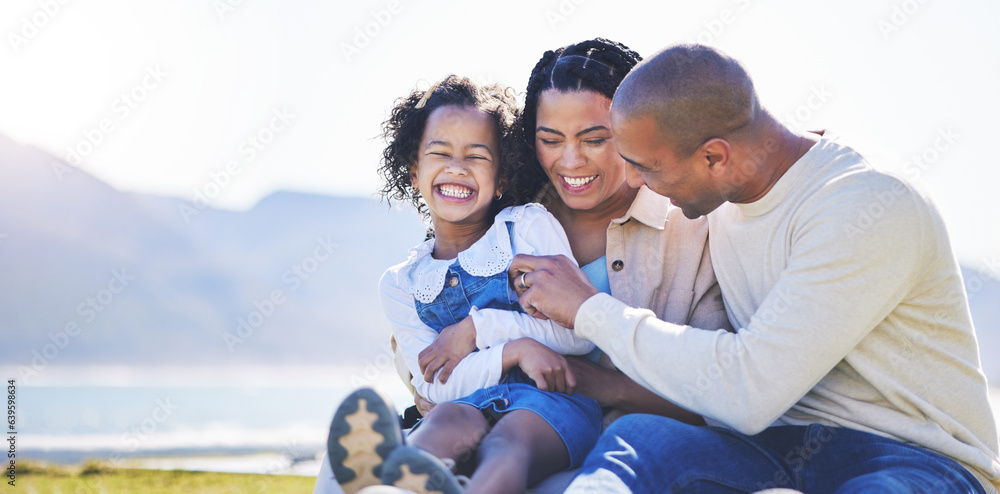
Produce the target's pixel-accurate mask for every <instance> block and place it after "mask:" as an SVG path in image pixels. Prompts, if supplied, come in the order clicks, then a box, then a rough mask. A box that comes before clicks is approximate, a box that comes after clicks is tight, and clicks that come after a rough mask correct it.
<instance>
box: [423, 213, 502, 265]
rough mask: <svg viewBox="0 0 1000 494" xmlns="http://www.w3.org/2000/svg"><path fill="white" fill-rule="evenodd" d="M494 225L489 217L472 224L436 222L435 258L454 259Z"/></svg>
mask: <svg viewBox="0 0 1000 494" xmlns="http://www.w3.org/2000/svg"><path fill="white" fill-rule="evenodd" d="M491 226H493V223H492V222H490V221H489V219H487V220H484V221H481V222H478V223H470V224H455V223H446V222H435V224H434V251H433V252H431V257H433V258H434V259H454V258H456V257H458V253H459V252H462V251H463V250H466V249H468V248H469V247H472V244H474V243H476V241H477V240H479V239H481V238H483V235H485V234H486V232H487V231H488V230H489V229H490V227H491Z"/></svg>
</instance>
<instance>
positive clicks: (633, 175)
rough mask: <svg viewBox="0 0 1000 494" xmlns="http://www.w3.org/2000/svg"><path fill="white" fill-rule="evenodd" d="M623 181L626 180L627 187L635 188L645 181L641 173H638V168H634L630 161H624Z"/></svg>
mask: <svg viewBox="0 0 1000 494" xmlns="http://www.w3.org/2000/svg"><path fill="white" fill-rule="evenodd" d="M625 181H626V182H628V186H629V187H632V188H636V189H637V188H639V187H640V186H642V185H643V184H645V183H646V181H645V180H643V179H642V175H641V174H640V173H639V170H636V169H635V166H633V165H632V163H625Z"/></svg>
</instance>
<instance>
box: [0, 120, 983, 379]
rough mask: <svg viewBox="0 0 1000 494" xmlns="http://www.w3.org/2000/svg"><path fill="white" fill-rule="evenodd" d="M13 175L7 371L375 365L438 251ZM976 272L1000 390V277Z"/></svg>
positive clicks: (355, 232)
mask: <svg viewBox="0 0 1000 494" xmlns="http://www.w3.org/2000/svg"><path fill="white" fill-rule="evenodd" d="M0 177H2V180H0V329H2V330H3V334H4V338H5V341H4V344H3V345H2V346H0V365H35V366H45V365H49V364H52V363H57V364H63V365H65V364H126V365H129V364H131V365H134V364H203V365H214V364H228V363H242V364H287V363H296V364H316V365H323V364H362V363H364V362H365V361H371V360H373V359H374V358H375V357H376V356H378V355H379V354H380V353H381V352H382V351H383V348H384V347H385V342H386V340H387V338H388V334H389V328H388V325H387V324H386V323H385V320H384V318H383V316H382V310H381V306H380V304H379V301H378V296H377V284H378V279H379V277H380V276H381V274H382V273H383V272H384V271H385V269H386V268H387V267H388V266H390V265H393V264H396V263H398V262H400V261H402V260H403V259H405V257H406V253H407V250H408V249H409V248H410V247H412V246H413V245H415V244H416V243H418V242H420V241H421V240H422V239H423V238H424V226H423V225H422V224H421V222H420V220H419V218H418V217H417V215H416V214H415V213H413V212H400V211H391V210H390V209H389V208H388V207H387V206H385V205H384V204H381V205H380V204H379V203H377V202H376V201H373V200H367V199H358V198H340V197H328V196H320V195H310V194H298V193H288V192H283V193H277V194H274V195H271V196H269V197H267V198H265V199H264V200H262V201H261V202H260V203H259V204H257V205H256V206H255V207H254V208H253V209H251V210H249V211H246V212H232V211H223V210H217V209H214V208H211V207H207V206H204V205H203V204H193V203H191V202H189V201H185V200H182V199H176V198H166V197H155V196H148V195H140V194H128V193H122V192H119V191H117V190H115V189H113V188H112V187H110V186H108V185H106V184H104V183H102V182H101V181H99V180H97V179H95V178H94V177H92V176H90V175H88V174H87V173H86V172H85V171H83V170H80V169H72V168H69V167H68V166H67V165H65V163H62V162H61V161H59V160H58V159H57V158H54V157H52V156H50V155H48V154H46V153H44V152H42V151H40V150H38V149H34V148H31V147H26V146H21V145H19V144H17V143H15V142H13V141H11V140H9V139H7V138H4V137H2V136H0ZM963 275H964V277H965V280H966V286H967V291H968V293H969V300H970V306H971V309H972V315H973V319H974V320H975V323H976V329H977V333H978V337H979V344H980V350H981V352H982V355H983V365H984V369H985V371H986V374H987V376H988V378H989V379H990V382H991V383H1000V358H997V350H998V349H1000V304H997V303H996V302H997V301H998V300H1000V280H998V279H996V275H995V271H990V270H988V269H981V270H975V269H973V268H968V267H966V268H963ZM126 283H127V284H126ZM272 295H275V296H274V297H273V298H272Z"/></svg>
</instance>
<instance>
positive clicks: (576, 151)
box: [535, 89, 629, 210]
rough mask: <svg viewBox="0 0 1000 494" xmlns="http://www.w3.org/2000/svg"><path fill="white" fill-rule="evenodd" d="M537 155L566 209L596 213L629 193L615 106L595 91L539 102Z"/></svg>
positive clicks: (549, 95)
mask: <svg viewBox="0 0 1000 494" xmlns="http://www.w3.org/2000/svg"><path fill="white" fill-rule="evenodd" d="M537 115H538V116H537V121H536V124H535V149H536V150H537V154H538V162H539V163H541V165H542V169H543V170H545V173H546V175H548V176H549V180H551V181H552V185H553V186H555V188H556V191H557V192H558V193H559V197H560V198H561V199H562V201H563V203H565V204H566V206H568V207H569V208H570V209H576V210H591V209H595V208H597V207H598V206H600V205H602V204H604V203H605V201H608V200H609V199H611V198H613V197H615V195H616V194H620V193H625V192H626V191H627V190H629V188H628V186H627V185H626V184H625V166H626V163H625V160H624V159H622V157H621V156H620V155H619V154H618V149H617V148H616V147H615V141H614V137H613V136H612V135H611V100H610V99H609V98H608V97H606V96H604V95H603V94H600V93H596V92H594V91H586V90H584V91H569V92H561V91H558V90H555V89H549V90H546V91H544V92H542V94H541V95H539V98H538V111H537Z"/></svg>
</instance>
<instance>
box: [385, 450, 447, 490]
mask: <svg viewBox="0 0 1000 494" xmlns="http://www.w3.org/2000/svg"><path fill="white" fill-rule="evenodd" d="M382 483H383V484H385V485H392V486H395V487H399V488H401V489H405V490H408V491H412V492H415V493H417V494H462V492H464V489H463V488H462V487H461V485H460V484H459V483H458V479H456V478H455V475H454V474H453V473H451V470H449V469H448V467H447V466H445V464H444V463H443V462H441V460H439V459H437V458H436V457H434V456H433V455H431V454H430V453H428V452H426V451H423V450H420V449H417V448H413V447H410V446H402V447H400V448H398V449H396V451H395V452H394V453H393V454H392V455H391V456H389V459H388V460H386V462H385V465H384V466H383V467H382Z"/></svg>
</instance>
